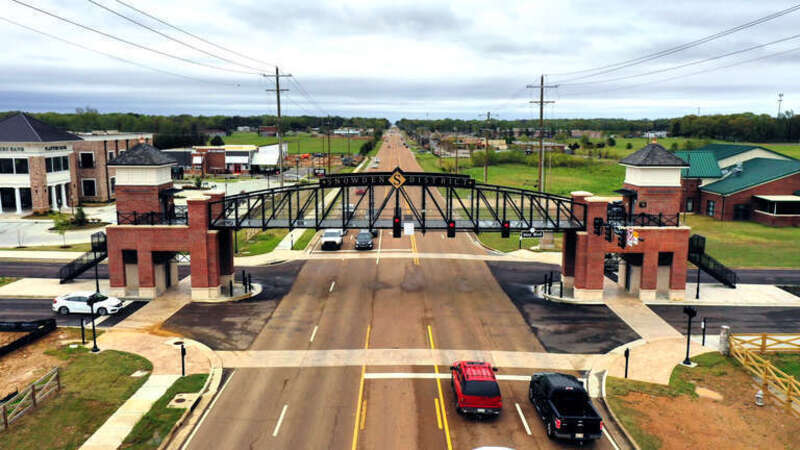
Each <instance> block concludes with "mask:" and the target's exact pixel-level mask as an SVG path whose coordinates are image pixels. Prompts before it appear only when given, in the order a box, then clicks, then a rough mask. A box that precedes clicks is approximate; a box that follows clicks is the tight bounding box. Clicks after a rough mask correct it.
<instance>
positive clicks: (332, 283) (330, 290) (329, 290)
mask: <svg viewBox="0 0 800 450" xmlns="http://www.w3.org/2000/svg"><path fill="white" fill-rule="evenodd" d="M334 286H336V280H333V281H331V288H330V289H328V292H329V293H330V292H333V287H334Z"/></svg>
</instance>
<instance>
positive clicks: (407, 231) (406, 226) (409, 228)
mask: <svg viewBox="0 0 800 450" xmlns="http://www.w3.org/2000/svg"><path fill="white" fill-rule="evenodd" d="M403 234H404V235H406V236H413V235H414V224H413V223H411V222H405V223H403Z"/></svg>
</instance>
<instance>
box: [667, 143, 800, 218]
mask: <svg viewBox="0 0 800 450" xmlns="http://www.w3.org/2000/svg"><path fill="white" fill-rule="evenodd" d="M675 155H676V156H678V157H680V158H681V159H682V160H684V161H685V162H686V163H687V164H688V165H689V167H688V168H687V169H684V170H683V171H682V174H681V177H682V179H681V187H682V196H681V211H685V212H694V213H697V214H703V215H706V216H709V217H713V218H715V219H718V220H753V221H756V222H759V223H763V224H765V225H771V226H800V161H798V160H795V159H793V158H790V157H788V156H785V155H782V154H780V153H777V152H774V151H772V150H769V149H766V148H763V147H759V146H753V145H728V144H712V145H708V146H706V147H703V148H701V149H698V150H692V151H685V152H676V153H675Z"/></svg>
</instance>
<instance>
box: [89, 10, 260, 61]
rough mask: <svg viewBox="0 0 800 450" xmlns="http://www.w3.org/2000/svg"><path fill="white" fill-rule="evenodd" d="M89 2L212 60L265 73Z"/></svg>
mask: <svg viewBox="0 0 800 450" xmlns="http://www.w3.org/2000/svg"><path fill="white" fill-rule="evenodd" d="M88 1H89V3H91V4H93V5H95V6H97V7H98V8H102V9H104V10H106V11H108V12H110V13H111V14H114V15H115V16H117V17H120V18H122V19H125V20H127V21H128V22H131V23H133V24H135V25H138V26H140V27H142V28H144V29H146V30H149V31H152V32H153V33H156V34H157V35H159V36H161V37H164V38H166V39H169V40H170V41H173V42H177V43H178V44H180V45H183V46H184V47H187V48H190V49H192V50H194V51H197V52H200V53H203V54H204V55H207V56H211V57H212V58H216V59H219V60H220V61H224V62H227V63H229V64H233V65H236V66H239V67H244V68H246V69H251V70H256V71H259V72H263V70H262V69H260V68H258V67H253V66H248V65H246V64H241V63H238V62H236V61H233V60H230V59H228V58H225V57H222V56H219V55H216V54H214V53H211V52H208V51H206V50H203V49H202V48H199V47H196V46H194V45H192V44H188V43H186V42H184V41H182V40H180V39H177V38H174V37H172V36H170V35H168V34H166V33H162V32H161V31H158V30H156V29H155V28H153V27H151V26H149V25H146V24H144V23H142V22H139V21H137V20H135V19H133V18H131V17H128V16H126V15H125V14H122V13H120V12H118V11H115V10H113V9H111V8H109V7H108V6H105V5H102V4H100V3H97V2H96V1H95V0H88Z"/></svg>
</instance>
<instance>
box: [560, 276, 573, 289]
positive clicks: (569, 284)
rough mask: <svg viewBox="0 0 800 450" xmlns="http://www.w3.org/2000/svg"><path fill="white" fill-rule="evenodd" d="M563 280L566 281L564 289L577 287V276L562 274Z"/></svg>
mask: <svg viewBox="0 0 800 450" xmlns="http://www.w3.org/2000/svg"><path fill="white" fill-rule="evenodd" d="M561 282H562V283H564V290H567V289H572V288H573V287H575V277H569V276H566V275H561Z"/></svg>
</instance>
